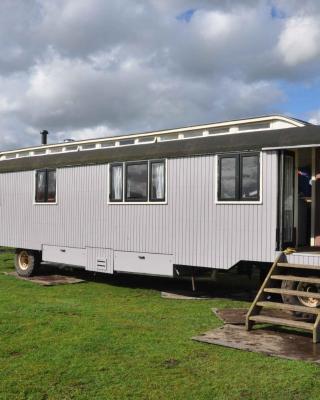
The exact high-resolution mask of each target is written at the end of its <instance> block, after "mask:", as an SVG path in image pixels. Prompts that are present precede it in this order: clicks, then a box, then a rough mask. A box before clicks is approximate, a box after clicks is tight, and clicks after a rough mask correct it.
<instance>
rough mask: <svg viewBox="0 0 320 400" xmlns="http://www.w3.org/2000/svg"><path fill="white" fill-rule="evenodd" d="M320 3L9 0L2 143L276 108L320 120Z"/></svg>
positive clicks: (2, 11)
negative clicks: (44, 135)
mask: <svg viewBox="0 0 320 400" xmlns="http://www.w3.org/2000/svg"><path fill="white" fill-rule="evenodd" d="M319 20H320V1H318V0H304V1H301V0H274V1H271V0H241V1H234V0H197V1H194V0H114V1H107V0H1V1H0V50H1V51H0V132H1V135H0V137H1V140H0V150H5V149H11V148H17V147H25V146H29V145H34V144H38V143H40V135H39V132H40V131H41V130H43V129H47V130H48V131H49V132H50V136H49V141H50V142H58V141H63V140H64V139H67V138H68V139H69V138H72V139H87V138H96V137H103V136H111V135H115V134H127V133H133V132H143V131H149V130H158V129H166V128H175V127H179V126H187V125H195V124H205V123H210V122H216V121H223V120H229V119H237V118H246V117H253V116H259V115H265V114H273V113H277V114H283V115H288V116H293V117H296V118H300V119H304V120H307V121H309V122H312V123H315V124H320V96H319V95H320V76H319V71H320V24H319Z"/></svg>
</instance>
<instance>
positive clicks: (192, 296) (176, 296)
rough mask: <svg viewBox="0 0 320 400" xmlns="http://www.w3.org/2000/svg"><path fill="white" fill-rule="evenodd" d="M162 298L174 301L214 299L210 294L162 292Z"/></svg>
mask: <svg viewBox="0 0 320 400" xmlns="http://www.w3.org/2000/svg"><path fill="white" fill-rule="evenodd" d="M161 297H162V298H164V299H172V300H209V299H212V298H213V297H210V296H208V294H204V293H199V292H191V291H190V292H189V291H178V292H161Z"/></svg>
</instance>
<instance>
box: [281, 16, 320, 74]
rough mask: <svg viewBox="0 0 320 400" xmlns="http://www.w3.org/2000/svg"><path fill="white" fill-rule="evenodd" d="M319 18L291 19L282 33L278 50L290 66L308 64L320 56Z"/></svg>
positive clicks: (303, 17) (302, 17)
mask: <svg viewBox="0 0 320 400" xmlns="http://www.w3.org/2000/svg"><path fill="white" fill-rule="evenodd" d="M319 43H320V27H319V18H317V17H311V16H301V17H293V18H290V19H289V20H288V21H287V22H286V24H285V27H284V30H283V31H282V32H281V35H280V39H279V43H278V50H279V52H280V54H281V56H282V58H283V60H284V62H285V63H286V64H287V65H288V66H295V65H297V64H300V63H306V62H309V61H311V60H313V59H314V58H316V57H319V55H320V46H319Z"/></svg>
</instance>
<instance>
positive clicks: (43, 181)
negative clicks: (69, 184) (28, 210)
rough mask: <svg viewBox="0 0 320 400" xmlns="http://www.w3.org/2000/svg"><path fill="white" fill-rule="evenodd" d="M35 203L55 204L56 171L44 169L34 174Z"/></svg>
mask: <svg viewBox="0 0 320 400" xmlns="http://www.w3.org/2000/svg"><path fill="white" fill-rule="evenodd" d="M35 201H36V203H55V202H56V170H54V169H44V170H40V171H37V172H36V195H35Z"/></svg>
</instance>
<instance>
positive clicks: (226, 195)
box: [220, 157, 237, 200]
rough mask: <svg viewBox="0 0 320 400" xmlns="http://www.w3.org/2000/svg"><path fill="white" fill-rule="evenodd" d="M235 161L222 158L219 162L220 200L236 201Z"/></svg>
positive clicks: (232, 158) (234, 159) (233, 158)
mask: <svg viewBox="0 0 320 400" xmlns="http://www.w3.org/2000/svg"><path fill="white" fill-rule="evenodd" d="M236 179H237V159H236V158H235V157H223V158H221V160H220V198H221V200H234V199H236Z"/></svg>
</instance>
